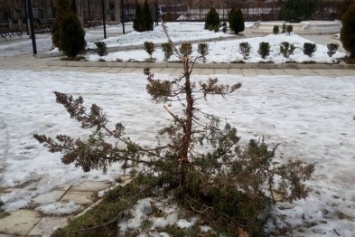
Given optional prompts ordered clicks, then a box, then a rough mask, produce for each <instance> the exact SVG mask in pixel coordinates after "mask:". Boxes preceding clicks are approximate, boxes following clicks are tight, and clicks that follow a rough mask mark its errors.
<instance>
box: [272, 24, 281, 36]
mask: <svg viewBox="0 0 355 237" xmlns="http://www.w3.org/2000/svg"><path fill="white" fill-rule="evenodd" d="M279 32H280V27H279V26H277V25H275V26H274V27H273V28H272V33H274V35H277V34H278V33H279Z"/></svg>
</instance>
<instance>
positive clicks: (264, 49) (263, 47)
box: [258, 42, 270, 59]
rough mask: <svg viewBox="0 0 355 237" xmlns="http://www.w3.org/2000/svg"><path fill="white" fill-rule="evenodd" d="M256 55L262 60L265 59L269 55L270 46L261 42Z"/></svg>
mask: <svg viewBox="0 0 355 237" xmlns="http://www.w3.org/2000/svg"><path fill="white" fill-rule="evenodd" d="M258 53H259V54H260V56H261V57H262V58H263V59H265V58H266V57H267V56H269V54H270V44H269V43H268V42H261V43H260V44H259V50H258Z"/></svg>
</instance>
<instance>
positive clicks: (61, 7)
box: [51, 0, 71, 48]
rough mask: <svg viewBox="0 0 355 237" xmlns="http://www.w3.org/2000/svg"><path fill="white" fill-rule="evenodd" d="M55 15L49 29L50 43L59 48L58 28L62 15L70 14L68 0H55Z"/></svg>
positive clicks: (60, 24)
mask: <svg viewBox="0 0 355 237" xmlns="http://www.w3.org/2000/svg"><path fill="white" fill-rule="evenodd" d="M55 9H56V17H55V19H54V22H53V27H52V29H51V34H52V43H53V45H54V46H55V47H58V48H59V44H60V42H59V38H60V28H61V26H62V24H63V23H62V21H63V18H64V16H66V15H68V14H70V12H71V9H70V0H55Z"/></svg>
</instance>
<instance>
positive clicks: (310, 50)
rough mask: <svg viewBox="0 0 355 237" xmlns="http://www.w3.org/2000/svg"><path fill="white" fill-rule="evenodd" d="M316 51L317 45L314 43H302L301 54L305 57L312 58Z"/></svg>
mask: <svg viewBox="0 0 355 237" xmlns="http://www.w3.org/2000/svg"><path fill="white" fill-rule="evenodd" d="M316 50H317V45H316V44H314V43H304V44H303V53H304V54H305V55H308V56H309V57H312V55H313V54H314V52H316Z"/></svg>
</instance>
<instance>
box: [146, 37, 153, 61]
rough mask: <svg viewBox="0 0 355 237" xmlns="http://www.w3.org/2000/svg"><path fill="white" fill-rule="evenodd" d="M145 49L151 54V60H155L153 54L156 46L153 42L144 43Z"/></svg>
mask: <svg viewBox="0 0 355 237" xmlns="http://www.w3.org/2000/svg"><path fill="white" fill-rule="evenodd" d="M144 49H145V51H146V52H147V53H148V54H149V57H150V60H151V61H152V60H153V53H154V51H155V44H154V43H153V42H148V41H146V42H144Z"/></svg>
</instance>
